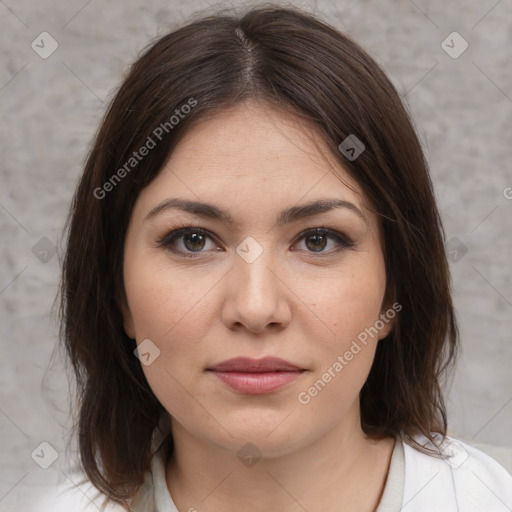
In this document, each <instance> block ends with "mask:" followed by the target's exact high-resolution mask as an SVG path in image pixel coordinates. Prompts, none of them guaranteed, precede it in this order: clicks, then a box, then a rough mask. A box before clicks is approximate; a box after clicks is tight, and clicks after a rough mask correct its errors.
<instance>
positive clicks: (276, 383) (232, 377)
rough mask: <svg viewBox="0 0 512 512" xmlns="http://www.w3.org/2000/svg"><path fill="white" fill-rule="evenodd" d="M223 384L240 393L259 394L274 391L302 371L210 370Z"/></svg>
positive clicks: (292, 379) (291, 380) (295, 377)
mask: <svg viewBox="0 0 512 512" xmlns="http://www.w3.org/2000/svg"><path fill="white" fill-rule="evenodd" d="M212 373H213V374H215V375H216V376H217V377H218V378H219V379H220V380H221V381H222V382H224V384H226V385H228V386H229V387H231V388H233V389H234V390H235V391H240V392H241V393H249V394H251V395H261V394H264V393H271V392H272V391H276V390H278V389H280V388H282V387H283V386H285V385H286V384H289V383H290V382H293V381H294V380H296V379H297V378H298V377H300V375H301V374H302V373H303V372H302V371H296V372H293V371H292V372H265V373H247V372H217V371H212Z"/></svg>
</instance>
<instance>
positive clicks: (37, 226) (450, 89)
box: [0, 0, 512, 512]
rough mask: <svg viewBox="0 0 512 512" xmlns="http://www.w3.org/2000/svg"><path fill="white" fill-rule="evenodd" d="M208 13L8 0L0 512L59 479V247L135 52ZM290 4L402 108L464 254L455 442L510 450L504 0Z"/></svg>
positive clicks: (2, 85)
mask: <svg viewBox="0 0 512 512" xmlns="http://www.w3.org/2000/svg"><path fill="white" fill-rule="evenodd" d="M208 5H209V4H208V2H207V1H190V2H188V4H187V5H186V6H185V5H181V4H180V3H179V2H173V1H170V2H169V1H163V0H147V1H143V0H131V1H124V2H121V1H120V0H117V1H108V0H104V1H100V0H92V1H86V0H73V1H68V2H56V1H50V0H41V1H39V2H31V1H28V0H17V1H15V0H0V41H1V55H2V61H1V65H0V113H1V122H0V130H1V139H0V144H1V153H0V154H1V163H0V179H1V186H0V229H1V242H2V243H1V254H2V257H1V261H0V304H1V309H0V333H1V343H2V345H1V354H2V358H1V360H0V369H1V370H0V371H1V373H0V440H1V442H0V512H5V511H9V512H13V511H16V512H23V511H25V510H32V508H30V506H29V505H28V502H29V501H30V499H28V498H27V496H29V495H30V494H33V492H32V490H33V489H36V486H40V487H41V486H48V485H51V484H52V483H53V482H54V481H56V480H57V478H62V473H60V471H59V469H58V468H59V467H60V468H64V465H63V463H64V455H65V451H64V450H65V437H64V433H65V425H66V421H67V398H66V393H67V381H66V377H65V374H64V369H63V364H62V361H61V360H59V359H57V360H55V362H54V364H53V366H52V369H51V370H48V367H49V364H50V356H51V353H52V350H53V348H54V345H55V343H56V339H57V325H56V322H55V318H54V317H52V316H51V308H52V303H53V300H54V298H55V293H56V291H57V283H58V279H59V266H60V261H59V260H60V256H59V254H60V253H61V251H62V249H61V248H59V253H57V254H56V255H52V252H51V251H52V248H53V244H56V245H57V246H58V245H59V241H60V237H61V230H62V227H63V222H64V218H65V214H66V212H67V208H68V206H69V202H70V199H71V196H72V193H73V190H74V186H75V184H76V181H77V178H78V176H79V173H80V171H81V166H82V164H83V161H84V158H85V155H86V152H87V149H88V147H89V144H90V142H91V140H92V136H93V134H94V132H95V130H96V128H97V126H98V123H99V120H100V116H101V114H102V112H103V110H104V108H105V106H106V102H107V101H108V100H109V99H110V97H111V93H112V91H113V89H114V88H115V87H117V86H118V84H119V82H120V80H121V79H122V77H123V73H124V72H125V71H126V69H127V66H128V65H129V64H130V63H131V62H132V61H133V60H134V59H135V57H136V55H137V53H138V51H139V50H141V49H142V48H143V47H144V46H145V45H146V44H147V43H148V42H149V41H150V40H151V39H152V38H153V37H155V36H157V35H161V34H163V33H165V32H167V31H168V30H170V29H171V28H173V27H174V26H175V25H176V24H179V23H180V22H182V21H184V20H185V19H186V17H187V16H188V15H189V14H191V13H196V12H198V11H200V10H205V9H206V12H208V13H209V12H211V11H212V9H211V8H209V7H208ZM217 5H222V6H227V7H229V6H230V5H242V3H238V2H235V3H234V4H231V3H223V4H217ZM246 5H247V4H246ZM249 5H253V4H250V3H249ZM294 5H299V6H302V7H306V8H307V9H308V10H310V11H315V12H317V13H319V14H320V15H321V16H322V17H324V18H325V19H326V20H328V21H330V22H331V23H332V24H334V25H335V26H337V27H338V28H339V29H341V30H342V31H345V32H347V33H348V34H349V35H351V36H352V37H353V38H355V39H356V40H357V41H358V42H359V43H361V44H362V46H363V47H365V48H366V49H367V50H368V51H369V52H370V54H372V55H373V56H374V57H375V58H376V60H377V61H378V62H379V63H380V64H381V65H382V66H383V67H384V68H385V70H386V71H387V72H388V74H389V76H390V78H391V80H392V81H393V83H394V84H395V85H396V86H397V87H398V89H399V91H401V93H402V94H403V96H404V99H405V101H406V102H407V104H408V108H409V109H410V111H411V113H412V115H413V117H414V119H415V121H416V124H417V127H418V131H419V133H420V137H421V139H422V142H423V144H424V147H425V150H426V153H427V157H428V159H429V162H430V165H431V172H432V176H433V179H434V183H435V186H436V193H437V196H438V201H439V206H440V209H441V212H442V216H443V220H444V224H445V229H446V234H447V238H448V239H451V238H452V237H457V239H458V240H460V242H461V243H463V244H464V246H465V247H466V248H467V253H466V254H463V251H461V249H460V247H461V246H460V245H459V249H458V252H457V254H455V253H454V261H453V262H452V263H451V269H452V275H453V281H454V288H455V292H454V295H455V302H456V307H457V311H458V315H459V321H460V325H461V334H462V344H463V351H464V352H463V358H462V359H461V361H460V363H459V366H458V369H457V373H456V375H455V379H454V381H453V386H452V388H451V390H450V392H449V394H448V398H449V402H448V405H449V424H450V428H451V433H453V434H455V435H458V436H460V437H461V438H462V439H468V440H472V442H477V443H486V444H492V445H495V446H503V447H509V448H510V447H512V442H511V440H510V432H512V376H511V375H512V374H511V365H512V344H511V340H512V278H511V276H512V272H511V266H512V257H511V255H512V232H511V225H512V223H511V220H512V200H510V199H507V198H506V197H505V195H507V193H506V192H505V191H507V190H508V191H509V192H510V194H509V197H512V189H507V187H512V168H511V166H512V164H511V162H512V65H511V64H512V63H511V54H512V3H511V0H501V1H496V0H470V1H465V2H462V1H459V2H455V1H453V2H447V1H446V0H442V1H441V0H435V1H431V2H427V0H416V1H415V2H413V1H412V0H396V1H387V2H383V1H377V0H368V1H340V2H336V1H335V0H332V1H328V0H325V1H319V2H300V3H299V2H294ZM44 31H46V32H48V33H50V34H51V36H52V37H53V38H54V39H55V40H56V41H57V42H58V45H59V46H58V49H57V50H56V51H55V53H53V54H52V55H51V56H50V57H49V58H47V59H43V58H41V57H40V56H39V55H38V54H37V53H36V52H35V51H34V50H33V49H32V48H31V42H32V41H33V40H35V39H36V38H37V37H38V35H39V34H40V33H41V32H44ZM453 31H457V32H458V33H460V34H461V36H462V37H463V38H464V39H465V40H466V41H467V43H468V44H469V47H468V49H467V50H466V51H465V52H464V53H463V54H462V55H461V56H460V57H459V58H457V59H454V58H452V57H450V56H449V55H448V54H447V53H446V52H445V51H444V50H443V48H442V47H441V43H442V41H443V40H444V39H445V38H446V37H447V36H448V35H449V34H450V33H451V32H453ZM37 41H40V38H38V39H36V42H37ZM449 44H450V45H451V43H449ZM454 45H455V48H454V51H456V50H457V49H458V48H460V45H459V44H458V43H456V42H455V43H454ZM46 48H48V46H46ZM44 237H46V238H47V239H48V240H49V241H50V242H51V243H49V242H48V241H43V242H40V240H41V239H42V238H44ZM36 243H39V244H43V245H38V246H36V248H37V250H34V251H33V247H34V245H35V244H36ZM45 243H46V244H47V245H46V246H45V245H44V244H45ZM451 244H456V242H454V241H452V242H451ZM43 251H46V254H45V253H44V252H43ZM461 255H462V257H460V256H461ZM41 258H42V259H43V260H44V259H45V258H46V259H48V258H49V260H48V261H47V262H44V261H41ZM459 258H460V259H459ZM456 260H458V261H456ZM45 372H46V380H45V381H44V382H43V377H44V376H45ZM42 441H46V442H48V443H50V444H51V445H52V446H53V447H54V448H55V450H56V451H57V453H58V454H59V459H58V461H57V462H56V463H55V464H53V465H52V466H51V467H50V469H47V470H43V469H42V468H40V467H39V466H38V465H36V464H35V462H34V461H33V460H32V458H31V453H32V451H33V450H34V449H35V448H36V447H37V446H38V445H39V444H40V443H41V442H42ZM43 452H44V453H45V457H47V456H48V449H46V451H45V450H43ZM36 453H41V451H40V450H39V451H36ZM503 453H504V452H503ZM508 453H512V452H508ZM502 456H503V457H504V455H502ZM36 509H37V507H36V508H34V510H36Z"/></svg>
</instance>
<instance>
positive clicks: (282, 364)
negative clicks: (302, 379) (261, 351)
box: [207, 357, 303, 373]
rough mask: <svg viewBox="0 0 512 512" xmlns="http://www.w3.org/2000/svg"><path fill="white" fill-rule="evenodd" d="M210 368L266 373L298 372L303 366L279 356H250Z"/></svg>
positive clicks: (220, 370) (222, 370) (229, 360)
mask: <svg viewBox="0 0 512 512" xmlns="http://www.w3.org/2000/svg"><path fill="white" fill-rule="evenodd" d="M207 369H208V370H213V371H218V372H245V373H265V372H286V371H290V372H296V371H302V370H303V368H300V367H299V366H296V365H294V364H292V363H290V362H288V361H285V360H284V359H280V358H278V357H264V358H262V359H251V358H250V357H235V358H233V359H228V360H226V361H223V362H222V363H218V364H216V365H214V366H212V367H211V368H207Z"/></svg>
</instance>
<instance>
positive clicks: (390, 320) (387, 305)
mask: <svg viewBox="0 0 512 512" xmlns="http://www.w3.org/2000/svg"><path fill="white" fill-rule="evenodd" d="M394 299H395V292H394V287H393V286H390V287H389V289H388V290H386V295H385V297H384V301H383V304H382V308H381V311H380V315H379V321H380V322H382V324H384V325H383V326H382V329H379V340H383V339H384V338H386V337H387V336H389V334H390V333H391V332H392V331H393V327H394V325H395V322H396V321H397V316H398V312H399V311H401V310H402V305H401V304H400V303H399V302H398V301H396V300H394ZM380 322H379V326H380V325H381V323H380Z"/></svg>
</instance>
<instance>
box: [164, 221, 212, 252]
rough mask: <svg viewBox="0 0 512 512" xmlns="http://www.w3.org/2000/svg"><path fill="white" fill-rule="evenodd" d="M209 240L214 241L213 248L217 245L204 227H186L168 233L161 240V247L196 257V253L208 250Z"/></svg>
mask: <svg viewBox="0 0 512 512" xmlns="http://www.w3.org/2000/svg"><path fill="white" fill-rule="evenodd" d="M208 240H211V241H212V246H213V247H212V248H213V249H215V248H216V247H217V245H216V244H215V243H213V236H212V235H211V234H210V233H208V231H206V230H204V229H202V228H194V227H184V228H180V229H176V230H174V231H171V232H170V233H167V234H166V235H165V236H164V237H163V238H162V239H161V240H160V241H159V242H158V246H159V247H164V248H165V249H167V250H169V251H171V252H174V253H176V254H180V255H183V256H190V257H194V253H196V254H198V255H199V254H202V253H205V252H208V250H205V247H206V246H207V242H208Z"/></svg>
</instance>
